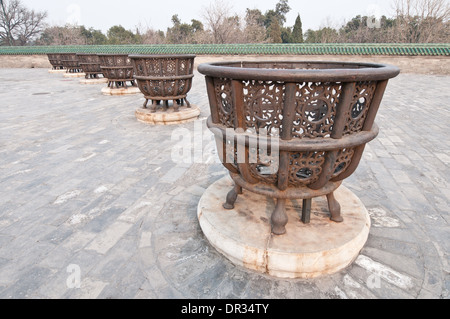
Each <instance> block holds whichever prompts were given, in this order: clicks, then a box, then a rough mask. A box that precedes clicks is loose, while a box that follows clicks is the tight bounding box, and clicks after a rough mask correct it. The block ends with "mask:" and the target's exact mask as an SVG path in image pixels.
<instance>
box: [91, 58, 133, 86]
mask: <svg viewBox="0 0 450 319" xmlns="http://www.w3.org/2000/svg"><path fill="white" fill-rule="evenodd" d="M98 57H99V58H100V68H101V70H102V72H103V76H104V77H105V78H107V79H108V87H109V88H111V89H113V88H118V89H120V88H127V87H128V85H127V82H130V84H131V86H136V82H135V80H134V77H133V75H134V72H133V65H132V64H131V59H130V58H129V57H128V54H99V55H98Z"/></svg>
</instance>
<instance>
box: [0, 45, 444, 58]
mask: <svg viewBox="0 0 450 319" xmlns="http://www.w3.org/2000/svg"><path fill="white" fill-rule="evenodd" d="M47 53H127V54H197V55H296V54H299V55H391V56H392V55H397V56H449V55H450V44H449V43H443V44H378V43H377V44H335V43H331V44H178V45H97V46H88V45H85V46H25V47H4V46H2V47H0V55H32V54H47Z"/></svg>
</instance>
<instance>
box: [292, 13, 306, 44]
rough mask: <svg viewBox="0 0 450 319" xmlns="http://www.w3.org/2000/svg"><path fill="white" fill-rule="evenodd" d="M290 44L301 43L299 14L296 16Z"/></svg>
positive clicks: (301, 34)
mask: <svg viewBox="0 0 450 319" xmlns="http://www.w3.org/2000/svg"><path fill="white" fill-rule="evenodd" d="M292 42H294V43H303V29H302V19H300V14H299V15H298V16H297V19H296V20H295V24H294V29H293V30H292Z"/></svg>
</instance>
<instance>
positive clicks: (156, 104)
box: [150, 101, 158, 113]
mask: <svg viewBox="0 0 450 319" xmlns="http://www.w3.org/2000/svg"><path fill="white" fill-rule="evenodd" d="M157 107H158V101H153V102H152V106H151V107H150V112H152V113H156V108H157Z"/></svg>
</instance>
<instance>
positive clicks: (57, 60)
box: [47, 53, 64, 70]
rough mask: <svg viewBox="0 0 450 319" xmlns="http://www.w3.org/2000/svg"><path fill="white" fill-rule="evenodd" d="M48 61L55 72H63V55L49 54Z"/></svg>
mask: <svg viewBox="0 0 450 319" xmlns="http://www.w3.org/2000/svg"><path fill="white" fill-rule="evenodd" d="M47 57H48V61H49V62H50V64H51V65H52V68H53V70H63V69H64V66H63V64H62V62H61V54H59V53H49V54H47Z"/></svg>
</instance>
